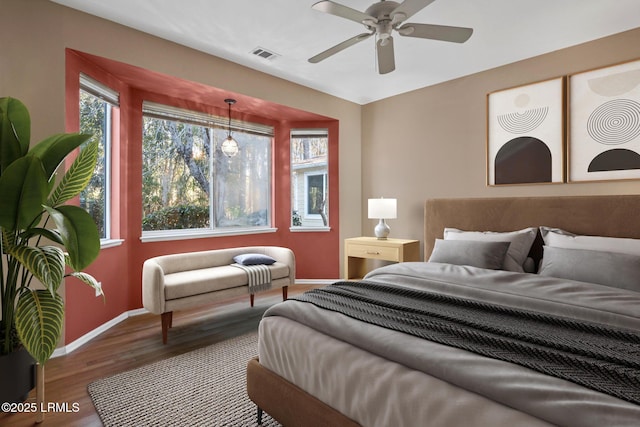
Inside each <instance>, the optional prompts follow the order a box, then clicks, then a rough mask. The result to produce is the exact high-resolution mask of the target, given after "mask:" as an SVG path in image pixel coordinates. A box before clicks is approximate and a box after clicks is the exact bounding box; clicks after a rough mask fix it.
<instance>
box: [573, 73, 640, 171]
mask: <svg viewBox="0 0 640 427" xmlns="http://www.w3.org/2000/svg"><path fill="white" fill-rule="evenodd" d="M568 86H569V138H568V139H569V141H568V158H569V162H568V163H569V181H572V182H575V181H601V180H620V179H640V60H636V61H632V62H626V63H624V64H618V65H614V66H610V67H604V68H599V69H596V70H590V71H586V72H582V73H577V74H574V75H571V76H569V85H568Z"/></svg>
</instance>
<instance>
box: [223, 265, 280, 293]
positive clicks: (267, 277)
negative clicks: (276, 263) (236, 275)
mask: <svg viewBox="0 0 640 427" xmlns="http://www.w3.org/2000/svg"><path fill="white" fill-rule="evenodd" d="M231 265H232V266H234V267H238V268H240V269H242V270H244V271H245V273H247V279H248V281H249V293H250V294H251V295H253V294H255V293H257V292H262V291H267V290H269V289H271V270H270V269H269V267H268V266H267V265H264V264H256V265H242V264H231Z"/></svg>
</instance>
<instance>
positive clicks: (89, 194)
mask: <svg viewBox="0 0 640 427" xmlns="http://www.w3.org/2000/svg"><path fill="white" fill-rule="evenodd" d="M117 107H118V93H117V92H115V91H113V90H112V89H110V88H108V87H106V86H104V85H102V84H101V83H99V82H97V81H95V80H93V79H91V78H89V77H88V76H86V75H84V74H81V75H80V132H81V133H90V134H93V135H94V138H98V140H99V144H98V162H97V164H96V169H95V172H94V174H93V176H92V177H91V181H90V182H89V184H88V185H87V187H86V188H85V189H84V190H83V191H82V193H80V207H82V208H84V209H86V210H87V212H89V214H90V215H91V216H92V217H93V219H94V221H95V222H96V225H97V226H98V232H99V234H100V239H101V240H103V241H105V240H109V239H111V229H110V223H111V148H112V117H113V114H114V111H115V110H117Z"/></svg>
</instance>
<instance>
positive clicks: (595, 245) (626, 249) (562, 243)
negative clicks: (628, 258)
mask: <svg viewBox="0 0 640 427" xmlns="http://www.w3.org/2000/svg"><path fill="white" fill-rule="evenodd" d="M540 234H541V235H542V239H543V240H544V244H545V245H546V246H551V247H554V248H563V249H586V250H592V251H605V252H615V253H620V254H629V255H640V240H639V239H629V238H623V237H602V236H581V235H578V234H573V233H569V232H568V231H565V230H561V229H559V228H551V227H540Z"/></svg>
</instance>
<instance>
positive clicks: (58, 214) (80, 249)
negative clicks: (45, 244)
mask: <svg viewBox="0 0 640 427" xmlns="http://www.w3.org/2000/svg"><path fill="white" fill-rule="evenodd" d="M45 208H46V209H47V212H49V215H51V218H53V220H54V222H55V223H56V227H57V228H58V232H59V233H60V237H61V238H62V241H63V242H64V247H65V249H66V250H67V252H68V253H69V261H68V262H69V265H70V266H71V267H72V268H73V269H74V270H76V271H80V270H83V269H84V268H86V267H87V266H88V265H89V264H91V263H92V262H93V260H94V259H96V257H97V256H98V254H99V253H100V235H99V234H98V228H97V227H96V223H95V222H94V221H93V218H92V217H91V215H89V214H88V213H87V211H85V210H84V209H82V208H79V207H78V206H66V205H65V206H58V207H57V208H51V207H45Z"/></svg>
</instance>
